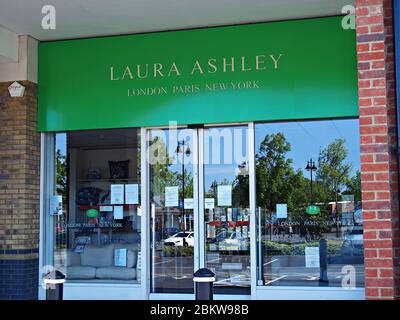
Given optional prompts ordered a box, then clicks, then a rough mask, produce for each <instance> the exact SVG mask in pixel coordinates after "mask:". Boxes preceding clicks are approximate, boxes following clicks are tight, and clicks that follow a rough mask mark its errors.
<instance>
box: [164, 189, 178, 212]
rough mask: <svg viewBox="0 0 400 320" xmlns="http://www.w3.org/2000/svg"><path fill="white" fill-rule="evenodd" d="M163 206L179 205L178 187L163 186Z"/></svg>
mask: <svg viewBox="0 0 400 320" xmlns="http://www.w3.org/2000/svg"><path fill="white" fill-rule="evenodd" d="M165 206H166V207H178V206H179V187H165Z"/></svg>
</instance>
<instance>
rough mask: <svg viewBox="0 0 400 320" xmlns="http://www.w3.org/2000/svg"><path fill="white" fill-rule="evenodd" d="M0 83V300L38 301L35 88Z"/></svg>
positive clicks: (37, 169)
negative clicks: (15, 94) (20, 92)
mask: <svg viewBox="0 0 400 320" xmlns="http://www.w3.org/2000/svg"><path fill="white" fill-rule="evenodd" d="M20 83H21V84H23V85H24V86H25V87H26V89H25V94H24V96H23V97H21V98H11V97H10V95H9V92H8V89H7V88H8V86H9V85H10V84H11V82H7V83H4V82H2V83H0V299H37V291H38V265H39V263H38V247H39V194H40V191H39V181H40V180H39V170H40V135H39V133H38V132H37V85H36V84H33V83H31V82H29V81H21V82H20Z"/></svg>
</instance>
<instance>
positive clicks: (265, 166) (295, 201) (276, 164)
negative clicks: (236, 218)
mask: <svg viewBox="0 0 400 320" xmlns="http://www.w3.org/2000/svg"><path fill="white" fill-rule="evenodd" d="M290 150H291V145H290V143H289V142H288V141H287V140H286V138H285V136H284V134H283V133H281V132H279V133H276V134H267V135H266V136H265V138H264V140H263V141H262V142H261V144H260V147H259V150H258V153H257V155H256V175H257V179H256V188H257V204H258V206H260V207H263V208H264V209H266V210H267V211H269V212H275V210H276V204H278V203H286V204H287V205H288V210H289V212H291V213H295V212H296V211H298V210H299V207H300V206H304V204H305V203H306V202H307V198H308V194H307V192H306V191H307V187H306V180H305V179H304V177H303V174H302V172H301V170H300V169H299V170H297V171H295V170H294V169H293V166H292V163H293V160H292V159H289V158H286V153H287V152H289V151H290Z"/></svg>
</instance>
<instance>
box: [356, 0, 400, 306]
mask: <svg viewBox="0 0 400 320" xmlns="http://www.w3.org/2000/svg"><path fill="white" fill-rule="evenodd" d="M355 2H356V25H357V27H356V28H357V30H356V31H357V56H358V86H359V110H360V136H361V137H360V139H361V171H362V176H361V181H362V182H361V183H362V198H363V214H364V241H365V277H366V279H365V280H366V297H367V299H394V298H399V297H400V294H399V207H398V206H399V198H398V197H399V194H398V161H397V159H398V158H397V154H396V148H397V127H396V104H395V89H394V88H395V87H394V86H395V83H394V59H393V19H392V3H391V1H388V0H356V1H355Z"/></svg>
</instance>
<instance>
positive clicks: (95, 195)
mask: <svg viewBox="0 0 400 320" xmlns="http://www.w3.org/2000/svg"><path fill="white" fill-rule="evenodd" d="M102 191H103V190H101V189H99V188H93V187H85V188H80V189H79V190H78V192H77V193H76V204H78V205H82V206H89V205H91V206H93V205H96V204H98V203H99V198H100V192H102Z"/></svg>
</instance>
